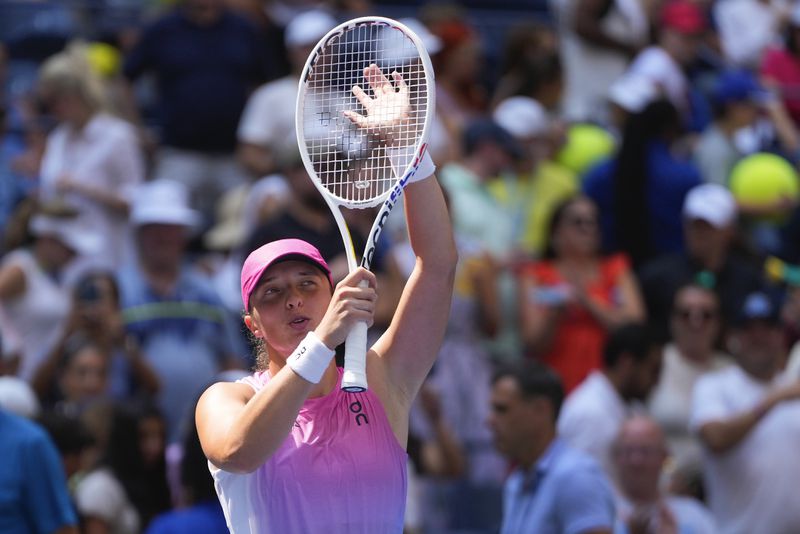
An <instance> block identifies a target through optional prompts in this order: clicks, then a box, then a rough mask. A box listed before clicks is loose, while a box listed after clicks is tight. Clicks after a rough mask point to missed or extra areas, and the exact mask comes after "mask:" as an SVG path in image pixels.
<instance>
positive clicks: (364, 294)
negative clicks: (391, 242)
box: [314, 267, 378, 349]
mask: <svg viewBox="0 0 800 534" xmlns="http://www.w3.org/2000/svg"><path fill="white" fill-rule="evenodd" d="M376 289H377V280H376V278H375V274H373V273H371V272H370V271H368V270H366V269H364V268H362V267H359V268H358V269H356V270H355V271H353V272H352V273H350V274H348V275H347V276H346V277H345V278H344V280H342V281H341V282H339V283H338V284H337V285H336V289H335V290H334V292H333V296H332V297H331V302H330V304H329V305H328V310H327V311H326V312H325V316H324V317H323V318H322V321H320V323H319V325H317V328H315V329H314V332H315V333H316V335H317V337H318V338H319V339H320V341H322V342H323V343H324V344H325V345H326V346H327V347H328V348H331V349H333V348H336V347H337V346H338V345H341V344H342V343H344V340H345V339H346V338H347V334H348V333H349V332H350V330H351V329H352V327H353V326H354V325H355V324H356V323H358V322H364V323H366V324H367V326H371V325H372V322H373V319H374V316H375V303H376V302H377V300H378V293H377V291H376Z"/></svg>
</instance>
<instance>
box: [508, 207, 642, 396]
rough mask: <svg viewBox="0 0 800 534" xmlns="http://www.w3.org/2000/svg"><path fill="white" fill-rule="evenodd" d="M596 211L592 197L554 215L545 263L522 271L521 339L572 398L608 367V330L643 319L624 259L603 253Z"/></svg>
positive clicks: (635, 289)
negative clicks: (592, 376) (603, 365)
mask: <svg viewBox="0 0 800 534" xmlns="http://www.w3.org/2000/svg"><path fill="white" fill-rule="evenodd" d="M597 226H598V222H597V209H596V208H595V206H594V203H593V202H592V201H591V200H589V199H588V198H586V197H583V196H575V197H572V198H570V199H568V200H566V201H565V202H562V203H561V204H560V205H559V206H558V207H557V208H556V210H555V212H554V213H553V217H552V219H551V223H550V230H549V236H548V240H547V248H546V250H545V254H544V259H543V260H542V261H537V262H533V263H530V264H528V265H526V266H524V267H522V268H521V270H520V274H519V277H520V288H521V294H522V295H523V298H522V300H521V303H520V323H521V328H522V332H521V336H522V340H523V343H524V344H525V347H526V350H527V354H528V356H529V357H533V358H536V359H540V360H541V361H542V362H544V363H546V364H547V365H549V366H550V367H552V368H553V369H554V370H555V371H556V373H558V375H559V376H560V378H561V380H562V381H563V383H564V389H565V390H566V391H567V392H568V393H569V392H571V391H572V390H573V389H574V388H575V387H576V386H577V385H578V384H580V383H581V382H582V381H583V380H584V379H585V378H586V377H587V376H588V375H589V374H590V373H591V372H592V371H594V370H595V369H599V368H600V367H601V362H602V358H603V357H602V352H603V344H604V342H605V339H606V333H607V332H608V331H609V330H613V329H614V328H615V327H616V326H619V325H621V324H624V323H628V322H631V321H640V320H642V319H644V303H643V301H642V297H641V295H640V294H639V289H638V287H637V284H636V280H635V278H634V276H633V273H632V271H631V269H630V265H629V264H628V261H627V258H625V257H624V256H623V255H613V256H609V257H603V256H601V255H600V252H599V246H600V236H599V231H598V228H597Z"/></svg>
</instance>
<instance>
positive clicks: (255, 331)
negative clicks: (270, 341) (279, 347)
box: [244, 313, 261, 337]
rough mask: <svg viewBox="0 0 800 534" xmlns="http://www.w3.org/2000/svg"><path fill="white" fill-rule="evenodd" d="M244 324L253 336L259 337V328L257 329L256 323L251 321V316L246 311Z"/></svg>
mask: <svg viewBox="0 0 800 534" xmlns="http://www.w3.org/2000/svg"><path fill="white" fill-rule="evenodd" d="M244 325H245V326H246V327H247V329H248V330H250V333H251V334H253V336H255V337H261V330H259V329H258V325H256V323H255V321H253V316H252V315H250V314H249V313H246V314H245V316H244Z"/></svg>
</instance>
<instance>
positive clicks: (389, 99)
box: [344, 63, 411, 138]
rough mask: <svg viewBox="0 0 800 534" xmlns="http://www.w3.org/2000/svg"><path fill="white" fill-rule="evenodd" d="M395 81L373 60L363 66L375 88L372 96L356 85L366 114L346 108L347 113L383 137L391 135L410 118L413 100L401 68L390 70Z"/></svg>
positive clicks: (355, 121)
mask: <svg viewBox="0 0 800 534" xmlns="http://www.w3.org/2000/svg"><path fill="white" fill-rule="evenodd" d="M391 76H392V79H393V80H394V85H392V83H391V82H390V81H389V79H388V78H387V77H386V76H385V75H384V74H383V72H381V69H380V68H378V66H377V65H375V64H374V63H373V64H371V65H370V66H369V67H367V68H365V69H364V77H365V78H366V79H367V83H369V87H370V88H371V89H372V94H373V96H372V97H370V96H369V95H368V94H367V93H366V92H364V90H363V89H362V88H361V86H359V85H354V86H353V94H354V95H355V97H356V98H357V99H358V101H359V102H360V103H361V105H362V106H364V110H365V111H366V115H362V114H360V113H357V112H355V111H345V112H344V115H345V117H347V118H348V119H350V120H351V121H352V122H353V124H355V125H356V126H358V127H359V128H363V129H366V130H370V133H374V134H377V135H380V136H381V137H385V138H386V137H392V135H393V134H394V133H395V131H396V130H397V129H399V127H400V126H401V125H403V124H404V123H405V122H406V121H408V119H409V115H410V112H411V104H410V102H409V96H408V86H407V85H406V82H405V80H403V77H402V76H401V75H400V73H399V72H397V71H393V72H392V73H391Z"/></svg>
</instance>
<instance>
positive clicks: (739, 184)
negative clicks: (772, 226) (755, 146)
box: [728, 153, 800, 205]
mask: <svg viewBox="0 0 800 534" xmlns="http://www.w3.org/2000/svg"><path fill="white" fill-rule="evenodd" d="M728 187H729V188H730V190H731V192H732V193H733V196H734V197H735V198H736V200H737V201H739V202H740V203H742V204H750V205H766V204H774V203H777V202H778V201H780V200H781V199H783V198H786V199H792V200H795V199H797V198H798V194H799V193H800V183H798V176H797V171H796V170H795V168H794V167H793V166H792V164H791V163H789V162H788V161H786V160H785V159H784V158H782V157H780V156H776V155H775V154H767V153H758V154H753V155H751V156H747V157H746V158H743V159H742V160H740V161H739V162H738V163H737V164H736V165H735V166H734V167H733V170H731V174H730V177H729V179H728Z"/></svg>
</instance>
